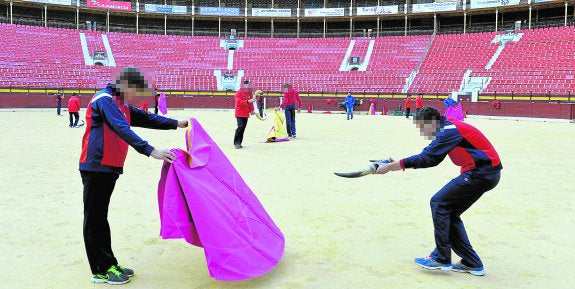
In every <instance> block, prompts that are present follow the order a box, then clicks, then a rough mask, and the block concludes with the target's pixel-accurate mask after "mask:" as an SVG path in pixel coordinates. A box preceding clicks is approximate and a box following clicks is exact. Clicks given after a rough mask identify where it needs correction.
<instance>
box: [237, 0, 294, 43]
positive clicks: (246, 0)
mask: <svg viewBox="0 0 575 289" xmlns="http://www.w3.org/2000/svg"><path fill="white" fill-rule="evenodd" d="M246 1H247V0H246ZM299 9H300V0H297V11H296V12H295V15H296V17H297V31H296V37H297V38H299V31H300V24H299Z"/></svg>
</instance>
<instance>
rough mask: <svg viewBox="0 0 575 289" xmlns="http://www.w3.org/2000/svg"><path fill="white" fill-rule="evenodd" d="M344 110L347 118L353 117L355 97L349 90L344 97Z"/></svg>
mask: <svg viewBox="0 0 575 289" xmlns="http://www.w3.org/2000/svg"><path fill="white" fill-rule="evenodd" d="M344 102H345V111H346V113H347V120H349V118H350V117H351V119H353V106H354V105H355V97H353V95H351V92H348V93H347V96H346V97H345V101H344Z"/></svg>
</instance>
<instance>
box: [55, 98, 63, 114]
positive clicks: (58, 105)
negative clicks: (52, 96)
mask: <svg viewBox="0 0 575 289" xmlns="http://www.w3.org/2000/svg"><path fill="white" fill-rule="evenodd" d="M61 110H62V101H61V100H58V104H57V106H56V114H57V115H60V111H61Z"/></svg>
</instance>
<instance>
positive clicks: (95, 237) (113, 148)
mask: <svg viewBox="0 0 575 289" xmlns="http://www.w3.org/2000/svg"><path fill="white" fill-rule="evenodd" d="M150 95H151V92H149V91H148V85H147V81H146V79H145V78H144V75H143V74H142V73H141V72H140V71H139V70H138V69H137V68H134V67H126V68H124V69H123V71H122V72H121V74H120V75H119V76H118V78H117V79H116V81H115V83H114V84H108V85H107V86H106V88H104V89H102V90H100V91H99V92H97V93H96V94H95V95H94V97H92V99H91V101H90V103H89V104H88V107H87V110H86V131H85V132H84V136H83V138H82V153H81V155H80V175H81V177H82V183H83V185H84V245H85V247H86V254H87V256H88V262H89V263H90V269H91V271H92V274H93V275H92V279H91V280H92V282H95V283H109V284H124V283H127V282H128V281H130V279H129V278H130V277H131V276H133V275H134V271H133V270H131V269H128V268H126V267H123V266H121V265H120V264H118V260H116V258H115V257H114V253H113V252H112V244H111V236H110V226H109V224H108V206H109V204H110V197H111V196H112V192H113V191H114V186H115V184H116V180H117V179H118V177H119V176H120V174H122V173H123V166H124V161H125V159H126V156H127V154H128V145H130V146H132V147H133V148H134V149H136V151H138V152H139V153H141V154H143V155H146V156H151V157H153V158H155V159H158V160H164V161H168V162H172V160H173V159H174V158H175V155H174V154H173V153H172V152H170V151H169V150H166V149H156V148H154V147H153V146H151V145H150V144H148V142H146V141H145V140H143V139H141V138H140V137H139V136H138V135H136V133H134V131H132V130H131V128H130V127H131V126H137V127H144V128H153V129H164V130H168V129H176V128H178V127H180V128H184V127H186V126H187V121H185V120H180V121H178V120H175V119H169V118H165V117H162V116H159V115H156V114H149V113H146V112H145V111H143V110H141V109H139V108H136V107H134V106H132V105H131V104H132V103H137V101H138V100H139V99H140V98H141V97H144V96H150Z"/></svg>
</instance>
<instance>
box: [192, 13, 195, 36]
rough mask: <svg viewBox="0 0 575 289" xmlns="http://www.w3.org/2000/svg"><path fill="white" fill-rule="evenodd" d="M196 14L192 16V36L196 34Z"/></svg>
mask: <svg viewBox="0 0 575 289" xmlns="http://www.w3.org/2000/svg"><path fill="white" fill-rule="evenodd" d="M195 18H196V17H195V16H192V36H194V24H195V23H194V22H195Z"/></svg>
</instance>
